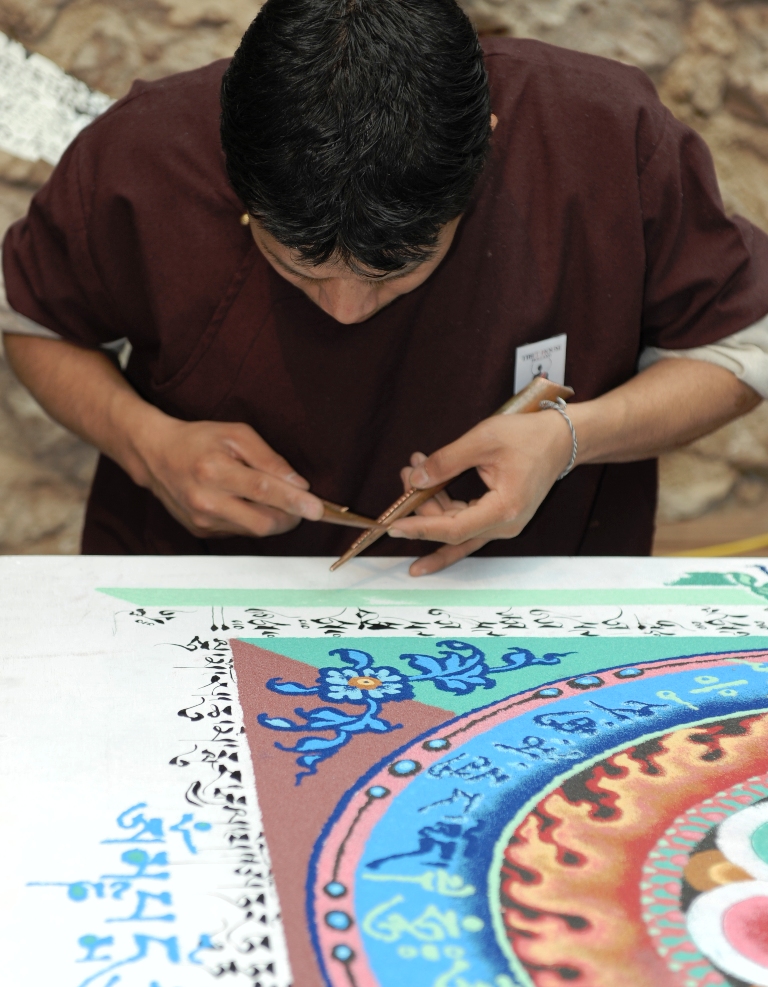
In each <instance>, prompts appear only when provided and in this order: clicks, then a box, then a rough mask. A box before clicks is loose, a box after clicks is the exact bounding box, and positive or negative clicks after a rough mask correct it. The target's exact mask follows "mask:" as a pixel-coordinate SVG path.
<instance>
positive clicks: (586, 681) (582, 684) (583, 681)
mask: <svg viewBox="0 0 768 987" xmlns="http://www.w3.org/2000/svg"><path fill="white" fill-rule="evenodd" d="M602 684H603V680H602V679H600V678H598V677H597V675H580V676H579V677H578V678H577V679H571V681H570V682H569V685H575V686H577V688H580V689H591V688H593V687H594V686H596V685H602Z"/></svg>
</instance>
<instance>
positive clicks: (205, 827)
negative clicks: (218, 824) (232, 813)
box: [195, 823, 213, 833]
mask: <svg viewBox="0 0 768 987" xmlns="http://www.w3.org/2000/svg"><path fill="white" fill-rule="evenodd" d="M195 829H197V830H199V831H200V832H201V833H205V832H207V831H208V830H209V829H213V827H212V826H211V824H210V823H195Z"/></svg>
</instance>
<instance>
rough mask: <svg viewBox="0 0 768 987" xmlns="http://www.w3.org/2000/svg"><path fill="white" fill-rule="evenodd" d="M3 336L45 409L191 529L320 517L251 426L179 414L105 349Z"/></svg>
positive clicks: (243, 529) (231, 529) (285, 526)
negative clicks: (135, 382) (169, 411)
mask: <svg viewBox="0 0 768 987" xmlns="http://www.w3.org/2000/svg"><path fill="white" fill-rule="evenodd" d="M3 343H4V346H5V352H6V355H7V357H8V361H9V362H10V364H11V367H12V368H13V370H14V372H15V373H16V376H17V377H18V378H19V380H20V381H21V382H22V383H23V384H24V385H25V386H26V387H27V388H28V389H29V390H30V391H31V392H32V394H33V395H34V396H35V397H36V398H37V400H38V401H39V402H40V404H41V405H42V406H43V407H44V408H45V410H46V411H47V412H48V413H49V414H50V415H51V416H52V417H53V418H55V419H56V420H57V421H58V422H60V423H61V424H62V425H64V426H65V427H66V428H68V429H70V430H71V431H73V432H75V433H77V435H79V436H81V437H82V438H83V439H85V440H86V442H90V443H91V444H92V445H94V446H96V448H97V449H99V450H100V451H101V452H103V453H104V454H105V455H107V456H109V457H110V459H113V460H114V461H115V462H116V463H118V464H119V465H120V466H122V468H123V469H124V470H125V471H126V472H127V473H128V474H129V476H130V477H131V478H132V479H133V481H134V482H135V483H137V484H138V485H139V486H141V487H147V488H149V489H150V490H151V491H152V492H153V493H154V494H155V496H156V497H158V498H159V499H160V500H161V501H162V502H163V504H164V505H165V506H166V508H167V509H168V510H169V511H170V513H171V514H172V515H173V516H174V517H175V518H176V520H177V521H179V522H181V524H183V525H184V526H185V527H186V528H188V529H189V530H190V531H191V532H192V534H194V535H197V536H198V537H203V538H205V537H214V536H217V535H230V534H244V535H252V536H254V535H255V536H258V537H261V536H264V535H272V534H278V533H280V532H283V531H288V530H290V529H291V528H294V527H296V525H297V524H298V523H299V521H300V520H301V518H303V517H304V518H309V519H310V520H313V521H317V520H319V519H320V517H321V516H322V513H323V505H322V502H321V501H320V500H319V499H318V498H317V497H315V496H313V495H312V494H310V493H309V492H308V488H309V484H308V483H307V482H306V480H304V479H303V478H302V477H300V476H298V475H297V474H296V473H295V471H294V470H293V469H292V468H291V466H290V465H289V464H288V463H287V462H286V461H285V460H284V459H283V458H282V456H279V455H278V454H277V453H276V452H274V451H273V450H272V449H270V447H269V446H268V445H267V444H266V443H265V442H264V441H263V440H262V439H261V438H260V437H259V436H258V435H257V433H256V432H254V430H253V429H252V428H250V426H248V425H243V424H235V423H226V422H184V421H180V420H179V419H177V418H172V417H171V416H170V415H166V414H165V413H164V412H162V411H160V410H159V409H158V408H155V407H154V406H153V405H151V404H149V403H148V402H146V401H144V400H143V399H142V398H141V397H139V395H138V394H137V393H136V392H135V391H134V390H133V388H132V387H131V386H130V384H129V383H128V382H127V381H126V379H125V378H124V377H123V375H122V374H121V373H120V371H119V370H118V369H117V367H115V365H114V364H113V362H112V361H111V360H110V359H109V357H107V356H106V355H105V354H104V353H101V352H99V351H97V350H87V349H83V348H81V347H79V346H74V345H73V344H71V343H67V342H64V341H63V340H55V339H46V338H42V337H39V336H27V335H18V334H15V333H5V334H4V335H3Z"/></svg>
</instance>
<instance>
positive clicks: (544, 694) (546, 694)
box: [531, 688, 563, 699]
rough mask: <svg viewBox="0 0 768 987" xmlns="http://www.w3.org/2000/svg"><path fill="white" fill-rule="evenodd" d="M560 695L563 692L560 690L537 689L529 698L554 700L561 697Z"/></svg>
mask: <svg viewBox="0 0 768 987" xmlns="http://www.w3.org/2000/svg"><path fill="white" fill-rule="evenodd" d="M562 694H563V690H562V689H555V688H549V689H539V691H538V692H534V694H533V696H532V697H531V698H532V699H554V698H555V697H557V696H562Z"/></svg>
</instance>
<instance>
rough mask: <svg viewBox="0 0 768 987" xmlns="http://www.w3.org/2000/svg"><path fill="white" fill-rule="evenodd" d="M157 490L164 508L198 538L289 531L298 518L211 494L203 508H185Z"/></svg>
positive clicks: (239, 500)
mask: <svg viewBox="0 0 768 987" xmlns="http://www.w3.org/2000/svg"><path fill="white" fill-rule="evenodd" d="M164 493H165V492H164V491H158V496H159V497H160V499H161V500H162V502H163V504H164V505H165V507H166V508H167V510H168V512H169V513H170V514H172V515H173V517H175V518H176V520H177V521H178V522H179V523H180V524H182V525H184V527H185V528H187V529H188V530H189V531H191V532H192V534H193V535H195V536H196V537H198V538H225V537H231V536H232V535H247V536H250V537H254V536H255V537H257V538H263V537H265V536H266V535H274V534H280V533H282V532H284V531H290V530H291V529H292V528H295V527H296V526H297V525H298V524H299V523H300V521H301V519H300V518H298V517H295V516H294V515H291V514H286V513H285V512H283V511H278V510H275V509H274V508H271V507H257V506H256V505H254V504H249V503H248V502H247V501H244V500H241V499H240V498H238V497H231V496H228V495H213V496H212V497H211V500H210V502H209V503H207V504H206V505H205V507H206V509H205V510H204V511H200V510H195V509H189V508H185V506H184V505H182V504H180V503H178V502H177V501H176V500H174V499H173V498H171V497H168V496H164V495H163V494H164Z"/></svg>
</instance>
